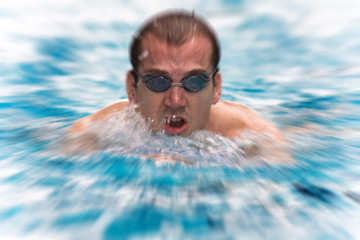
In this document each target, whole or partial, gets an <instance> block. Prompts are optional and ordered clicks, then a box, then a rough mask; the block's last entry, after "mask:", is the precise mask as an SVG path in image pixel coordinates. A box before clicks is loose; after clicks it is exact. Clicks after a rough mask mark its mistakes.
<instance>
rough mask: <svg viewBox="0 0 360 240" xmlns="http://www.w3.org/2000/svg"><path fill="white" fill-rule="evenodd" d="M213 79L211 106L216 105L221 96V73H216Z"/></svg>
mask: <svg viewBox="0 0 360 240" xmlns="http://www.w3.org/2000/svg"><path fill="white" fill-rule="evenodd" d="M214 77H215V79H214V96H213V100H212V104H216V103H217V102H218V101H219V100H220V96H221V82H222V78H221V73H220V72H219V71H218V72H217V73H216V74H215V76H214Z"/></svg>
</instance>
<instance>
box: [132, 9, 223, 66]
mask: <svg viewBox="0 0 360 240" xmlns="http://www.w3.org/2000/svg"><path fill="white" fill-rule="evenodd" d="M147 34H152V35H153V36H154V37H156V38H157V39H158V40H160V41H165V42H166V43H167V44H170V45H173V46H181V45H183V44H184V43H186V42H187V41H189V40H190V39H191V38H192V37H193V36H203V37H206V38H207V39H209V40H210V42H211V45H212V56H211V62H212V67H213V69H214V68H215V67H217V66H218V64H219V61H220V47H219V42H218V39H217V36H216V34H215V32H214V31H213V30H212V29H211V27H210V26H209V25H208V24H207V23H206V21H205V20H204V19H202V18H201V17H199V16H197V15H195V13H194V12H189V11H183V10H181V11H180V10H176V11H167V12H165V13H162V14H159V15H156V16H154V17H153V18H151V19H150V20H149V21H147V22H146V23H145V24H144V25H143V26H142V27H141V28H140V30H139V31H138V32H137V34H136V35H135V36H134V38H133V40H132V42H131V44H130V62H131V65H132V67H133V69H136V70H137V69H138V68H139V65H140V58H141V57H140V56H141V54H142V52H143V50H144V49H143V48H142V41H143V38H144V37H145V36H146V35H147Z"/></svg>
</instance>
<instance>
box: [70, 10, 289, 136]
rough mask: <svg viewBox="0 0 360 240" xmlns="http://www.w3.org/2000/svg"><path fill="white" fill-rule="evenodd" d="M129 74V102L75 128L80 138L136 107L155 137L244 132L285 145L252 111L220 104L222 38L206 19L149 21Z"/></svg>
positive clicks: (181, 15)
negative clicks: (264, 135)
mask: <svg viewBox="0 0 360 240" xmlns="http://www.w3.org/2000/svg"><path fill="white" fill-rule="evenodd" d="M130 59H131V64H132V67H133V69H132V70H131V71H129V72H128V73H127V76H126V88H127V95H128V100H127V101H120V102H116V103H113V104H111V105H109V106H107V107H105V108H104V109H102V110H100V111H99V112H97V113H95V114H93V115H91V116H88V117H85V118H82V119H80V120H78V121H76V123H75V124H74V125H73V126H72V127H71V129H70V130H71V131H72V132H81V131H83V130H85V129H87V128H88V127H89V126H90V125H91V124H92V123H94V122H101V121H106V120H107V119H109V118H110V116H111V115H112V114H114V113H118V112H121V111H122V110H123V109H124V108H126V107H129V106H131V105H135V109H136V110H137V111H139V112H140V113H141V114H142V116H143V117H144V118H145V119H147V120H148V121H150V122H151V128H152V130H153V131H163V132H165V133H166V134H167V135H170V136H171V135H181V136H185V137H187V136H189V135H191V134H192V133H193V132H194V131H195V130H202V129H205V130H207V131H211V132H215V133H219V134H222V135H223V136H225V137H230V138H236V137H239V136H241V133H242V132H243V131H244V130H252V131H255V132H261V133H267V134H269V135H270V136H272V137H273V138H274V139H277V140H283V136H282V134H281V133H280V131H279V130H278V129H276V128H275V127H274V126H272V125H271V124H270V123H268V122H266V121H265V120H263V119H262V118H261V117H259V116H258V115H257V114H256V113H254V112H253V111H252V110H251V109H249V108H248V107H246V106H244V105H242V104H240V103H235V102H230V101H224V100H220V95H221V82H222V77H221V73H220V71H219V68H218V63H219V60H220V49H219V44H218V40H217V37H216V36H215V34H214V32H213V31H212V30H211V28H210V27H209V26H208V25H207V24H206V23H205V21H204V20H203V19H201V18H200V17H198V16H196V15H194V13H191V12H185V11H173V12H166V13H164V14H162V15H158V16H155V17H154V18H152V19H150V21H149V22H147V23H146V24H145V25H144V26H143V27H142V28H141V29H140V31H139V32H138V33H137V35H136V36H135V37H134V39H133V41H132V44H131V49H130Z"/></svg>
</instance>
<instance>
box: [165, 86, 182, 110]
mask: <svg viewBox="0 0 360 240" xmlns="http://www.w3.org/2000/svg"><path fill="white" fill-rule="evenodd" d="M164 103H165V105H166V106H167V107H169V108H172V109H174V110H176V109H179V108H182V107H185V106H186V98H185V89H184V88H183V87H179V86H173V87H171V88H169V89H168V90H167V91H166V96H165V101H164Z"/></svg>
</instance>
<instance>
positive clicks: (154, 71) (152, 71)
mask: <svg viewBox="0 0 360 240" xmlns="http://www.w3.org/2000/svg"><path fill="white" fill-rule="evenodd" d="M203 73H207V71H206V70H205V69H202V68H198V69H192V70H191V71H189V72H186V74H185V76H190V75H196V74H203ZM147 74H154V75H161V76H170V73H169V72H168V71H165V70H161V69H148V70H146V73H145V74H144V75H147Z"/></svg>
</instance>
